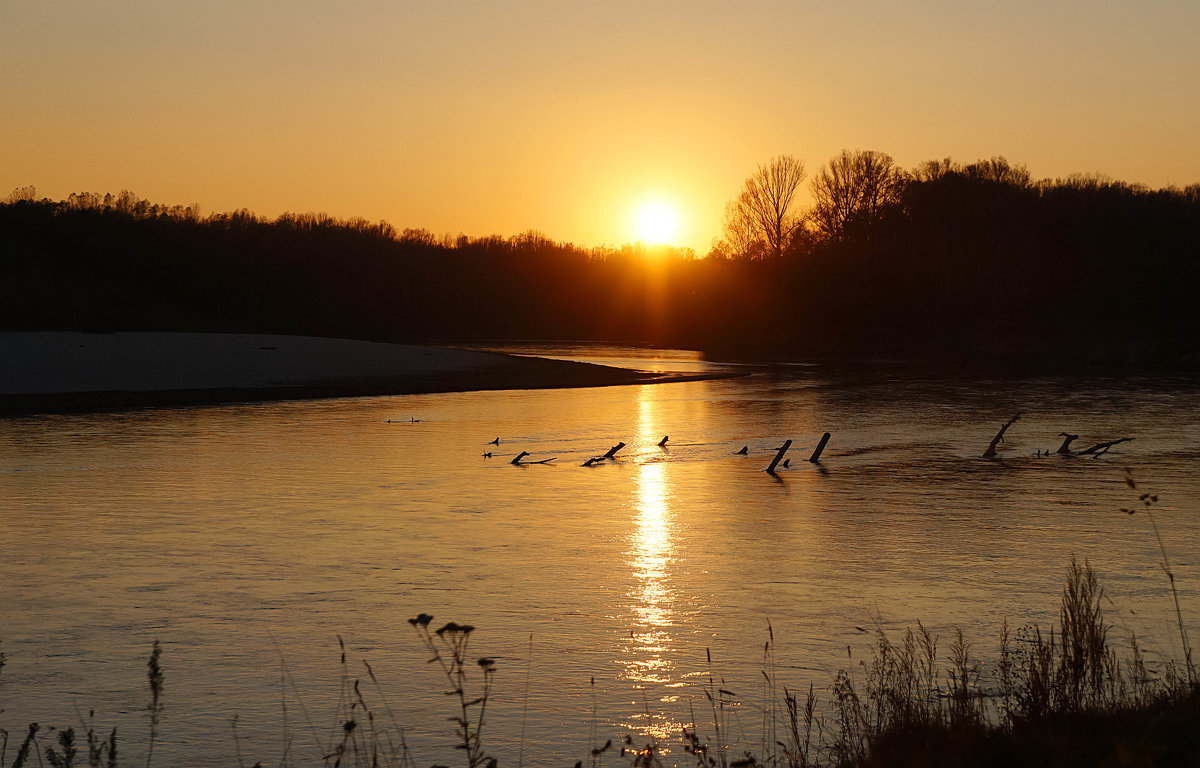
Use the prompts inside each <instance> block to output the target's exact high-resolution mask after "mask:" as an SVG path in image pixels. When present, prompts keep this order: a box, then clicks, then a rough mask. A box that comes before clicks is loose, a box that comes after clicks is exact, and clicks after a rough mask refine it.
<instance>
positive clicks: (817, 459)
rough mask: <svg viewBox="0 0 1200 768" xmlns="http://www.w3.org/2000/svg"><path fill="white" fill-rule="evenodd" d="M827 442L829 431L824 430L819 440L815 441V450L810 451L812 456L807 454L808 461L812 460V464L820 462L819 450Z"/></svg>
mask: <svg viewBox="0 0 1200 768" xmlns="http://www.w3.org/2000/svg"><path fill="white" fill-rule="evenodd" d="M828 443H829V433H828V432H826V433H825V434H823V435H821V442H819V443H817V448H816V450H814V451H813V452H812V456H809V457H808V460H809V461H810V462H812V463H813V464H820V463H821V451H823V450H825V446H826V445H827V444H828Z"/></svg>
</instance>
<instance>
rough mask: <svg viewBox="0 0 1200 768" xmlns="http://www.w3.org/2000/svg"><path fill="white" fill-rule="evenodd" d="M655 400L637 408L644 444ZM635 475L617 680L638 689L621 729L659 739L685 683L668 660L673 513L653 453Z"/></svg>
mask: <svg viewBox="0 0 1200 768" xmlns="http://www.w3.org/2000/svg"><path fill="white" fill-rule="evenodd" d="M653 411H654V402H653V400H650V399H643V400H642V402H641V404H640V414H639V415H640V419H639V421H640V424H639V426H640V427H641V429H640V433H641V434H640V436H639V440H640V442H641V443H642V444H643V445H649V446H652V445H654V444H655V443H656V442H657V439H658V438H657V437H656V436H655V437H652V436H654V435H656V430H657V427H656V424H655V419H654V418H653V415H654V414H653ZM637 460H638V462H639V463H638V468H637V474H636V475H635V476H634V496H633V505H632V506H633V511H634V518H633V535H632V537H631V542H630V544H631V546H630V549H629V556H628V561H627V562H628V566H629V569H630V573H631V575H632V577H633V578H632V586H631V588H630V592H629V595H628V598H629V607H630V616H629V620H630V623H631V627H630V632H629V644H628V645H627V646H626V647H625V648H624V649H623V652H624V653H623V658H622V660H621V663H622V665H623V666H624V673H623V674H622V676H621V677H622V679H624V680H628V681H630V682H631V683H633V684H634V687H635V688H638V689H640V690H641V691H642V695H643V701H641V702H638V704H639V705H641V708H642V711H641V712H636V711H635V712H634V713H632V714H630V715H629V716H628V719H627V722H625V723H623V725H624V726H625V727H627V728H629V729H631V730H634V731H638V732H640V733H642V734H644V735H646V736H652V737H654V738H656V739H662V738H666V737H669V736H673V735H678V734H679V732H680V729H681V728H682V726H683V723H681V722H679V721H678V720H677V719H676V718H675V717H673V716H672V715H673V714H674V713H673V712H671V710H672V709H673V707H671V706H670V705H671V704H673V703H674V702H675V701H676V700H677V699H678V698H679V697H678V695H677V694H678V690H677V689H679V688H681V687H682V686H683V685H685V683H684V682H683V681H682V680H681V679H678V675H677V674H676V669H675V664H674V661H673V660H672V656H673V654H674V651H675V647H674V646H675V637H674V634H673V632H674V630H675V627H676V616H675V607H676V602H677V600H678V596H677V594H676V591H675V588H674V587H673V586H672V584H671V565H672V564H673V563H674V562H675V559H676V556H677V554H676V551H675V526H676V520H675V514H674V511H673V510H672V507H671V497H672V492H671V488H670V483H669V479H668V474H667V467H668V465H667V464H666V463H665V462H661V461H658V460H657V459H656V458H655V457H654V456H653V454H649V455H639V456H638V458H637Z"/></svg>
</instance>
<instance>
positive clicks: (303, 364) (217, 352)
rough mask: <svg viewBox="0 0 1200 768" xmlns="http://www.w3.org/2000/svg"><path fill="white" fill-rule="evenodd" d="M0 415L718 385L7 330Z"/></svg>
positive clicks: (295, 344) (486, 356)
mask: <svg viewBox="0 0 1200 768" xmlns="http://www.w3.org/2000/svg"><path fill="white" fill-rule="evenodd" d="M0 358H3V359H5V360H8V361H11V362H10V364H9V365H8V366H6V369H5V371H3V372H0V416H3V417H12V416H32V415H39V414H53V413H86V412H98V411H109V410H130V409H138V408H166V407H190V406H198V405H218V404H224V403H238V402H269V401H280V400H309V399H326V398H338V397H378V396H388V395H414V394H432V393H440V392H470V391H484V390H498V389H562V388H572V387H601V386H619V385H626V384H660V383H668V382H679V381H697V380H702V379H711V378H721V377H722V376H721V375H719V374H659V373H648V372H644V371H637V370H633V369H626V368H613V367H610V366H604V365H597V364H594V363H581V362H573V361H564V360H549V359H544V358H536V357H524V356H517V355H505V354H499V353H494V352H478V351H468V350H462V349H449V348H444V347H423V346H415V345H404V344H384V343H378V342H363V341H354V340H345V339H326V338H319V337H304V336H274V335H265V334H204V333H166V332H163V333H152V332H128V333H111V334H90V333H75V332H28V333H0Z"/></svg>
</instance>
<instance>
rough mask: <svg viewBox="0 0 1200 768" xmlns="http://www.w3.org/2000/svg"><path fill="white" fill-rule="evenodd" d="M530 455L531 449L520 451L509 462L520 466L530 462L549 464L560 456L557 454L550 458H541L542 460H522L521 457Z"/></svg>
mask: <svg viewBox="0 0 1200 768" xmlns="http://www.w3.org/2000/svg"><path fill="white" fill-rule="evenodd" d="M528 455H529V451H521V452H520V453H518V454H517V456H516V458H514V459H513V460H512V461H510V462H509V463H510V464H513V465H515V466H518V467H524V466H527V465H529V464H549V463H550V462H552V461H554V460H555V459H557V458H558V457H557V456H552V457H550V458H549V459H541V460H540V461H521V459H523V458H525V457H526V456H528Z"/></svg>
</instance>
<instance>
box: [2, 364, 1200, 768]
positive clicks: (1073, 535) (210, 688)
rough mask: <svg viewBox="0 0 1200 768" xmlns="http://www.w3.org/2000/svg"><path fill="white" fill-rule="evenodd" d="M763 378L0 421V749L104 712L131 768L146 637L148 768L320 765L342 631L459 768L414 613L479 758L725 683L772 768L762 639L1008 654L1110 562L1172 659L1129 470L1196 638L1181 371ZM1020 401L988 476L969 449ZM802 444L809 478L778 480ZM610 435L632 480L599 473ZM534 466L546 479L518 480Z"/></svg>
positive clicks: (1163, 598)
mask: <svg viewBox="0 0 1200 768" xmlns="http://www.w3.org/2000/svg"><path fill="white" fill-rule="evenodd" d="M550 353H551V354H555V355H556V356H562V357H572V358H575V359H580V357H581V356H587V355H590V356H591V358H592V359H602V360H605V361H608V362H625V363H626V364H629V365H635V366H641V367H646V368H655V367H656V366H657V367H658V368H657V369H658V370H709V369H712V368H713V367H714V365H713V364H711V363H705V362H703V361H701V360H699V359H698V357H697V356H695V355H691V354H688V353H660V354H658V355H657V357H658V358H659V359H658V360H655V359H654V356H652V355H649V354H648V353H646V352H639V353H637V354H636V355H631V354H630V353H629V351H627V350H619V349H601V350H592V351H590V352H581V351H579V350H569V349H558V350H551V351H550ZM744 370H745V371H746V372H747V373H748V374H749V375H747V376H746V377H743V378H738V379H725V380H716V381H698V382H687V383H674V384H665V385H650V386H630V387H607V388H595V389H577V390H544V391H492V392H476V393H454V394H438V395H414V396H404V397H382V398H357V399H341V400H321V401H301V402H287V403H267V404H249V405H230V406H220V407H202V408H181V409H163V410H146V411H128V412H121V413H106V414H103V413H102V414H90V415H55V416H40V417H27V418H16V419H7V420H0V425H2V426H0V515H2V518H0V519H2V520H3V523H4V529H5V535H4V536H3V537H2V539H0V578H2V579H3V581H2V583H3V587H4V588H3V593H2V595H0V616H2V617H3V620H2V621H0V652H3V653H4V654H5V655H6V657H7V664H6V666H5V667H4V669H3V671H2V672H0V708H2V711H0V726H3V727H4V728H6V729H8V730H9V732H10V733H13V734H16V733H20V732H23V730H24V728H25V725H26V724H27V723H28V722H31V721H39V722H42V723H43V724H50V723H56V724H59V725H61V726H66V725H71V724H74V725H76V726H77V728H78V723H79V719H80V718H82V719H86V718H87V714H88V711H89V710H94V712H95V715H94V718H95V722H96V724H97V725H100V726H106V727H111V726H114V725H116V726H119V727H120V729H121V730H120V733H121V735H122V738H123V741H124V742H125V743H127V745H128V746H127V750H128V751H127V752H126V756H129V757H131V759H132V757H133V756H134V755H137V754H143V753H141V752H139V749H144V747H142V746H141V745H143V744H144V741H145V733H146V730H147V728H146V713H145V711H144V708H145V706H146V703H147V700H148V694H147V692H146V685H145V664H146V658H147V657H148V655H149V650H150V646H151V644H152V642H153V641H154V640H155V639H157V640H160V641H161V642H162V644H163V648H164V650H163V664H164V666H165V669H166V690H165V702H166V710H165V711H164V713H163V723H162V726H161V729H160V733H161V735H160V737H159V738H160V742H159V745H158V746H157V747H156V748H155V749H156V756H158V755H161V759H162V762H160V764H169V763H170V761H171V760H172V759H173V758H177V757H179V756H186V759H184V760H183V762H186V763H187V764H189V765H230V764H236V751H237V750H236V749H235V740H234V732H235V731H234V728H233V727H232V725H231V721H232V719H233V718H234V716H235V715H236V717H237V726H236V733H237V734H239V735H240V741H239V742H238V744H240V752H241V756H242V758H243V759H244V760H245V762H246V764H248V765H249V764H252V763H253V762H255V761H257V760H262V761H264V764H271V763H278V762H280V755H281V754H282V750H283V747H282V743H283V742H284V741H285V740H286V741H290V742H291V743H292V746H291V752H290V756H289V760H290V761H291V762H293V763H295V764H313V763H318V762H319V757H320V755H319V751H320V748H319V747H317V746H315V745H314V742H321V741H322V740H323V739H325V738H326V737H327V736H328V733H329V732H330V730H331V729H332V728H333V727H334V726H335V725H336V717H335V713H334V705H335V704H336V701H337V699H338V690H339V681H340V674H341V671H340V668H339V664H338V661H339V646H338V639H337V638H338V636H339V635H340V636H341V637H342V638H344V640H345V643H346V647H347V670H348V673H349V674H350V675H352V676H361V675H362V674H363V673H364V672H365V668H364V667H363V666H362V661H363V660H366V661H368V662H369V663H370V664H371V666H372V668H373V669H374V671H375V673H376V675H377V677H378V678H379V680H380V683H381V685H382V687H383V690H384V692H385V693H386V696H387V699H388V702H389V704H390V706H391V708H392V710H393V712H394V713H395V715H396V718H397V720H398V721H399V722H401V723H402V724H404V726H405V728H406V736H407V738H408V740H409V742H410V744H411V746H412V748H413V751H414V753H415V756H416V759H417V763H418V764H431V763H434V762H439V761H441V762H446V761H450V760H454V759H455V757H454V755H453V754H452V753H451V752H450V750H449V749H448V746H447V745H448V744H450V743H451V738H450V736H449V725H448V724H447V723H446V721H445V718H446V717H447V716H449V714H450V710H449V705H448V701H447V697H446V696H445V695H444V694H443V690H444V689H445V682H444V680H440V679H439V677H438V674H437V672H436V670H435V669H434V668H433V667H431V666H430V665H428V664H426V663H425V662H426V660H427V654H426V652H425V651H424V650H423V649H422V648H421V647H420V643H419V642H418V640H417V638H416V635H415V634H414V631H413V629H412V627H411V626H410V625H409V624H408V622H407V619H408V618H409V617H411V616H415V615H416V614H418V613H420V612H428V613H431V614H434V616H435V617H436V618H435V622H434V623H435V625H438V624H440V623H441V622H442V621H444V620H447V621H448V620H456V621H460V622H470V623H471V624H473V625H474V626H476V627H477V630H476V632H475V635H474V639H473V642H472V646H473V649H474V651H477V653H478V655H481V656H482V655H487V656H492V657H495V658H497V660H498V662H497V669H498V671H497V677H496V690H495V691H494V695H493V698H492V702H491V703H490V704H489V711H490V716H489V718H488V723H489V724H488V727H487V730H486V731H485V737H486V741H487V743H488V745H489V746H490V748H491V749H492V751H493V752H494V753H495V754H497V755H498V756H500V757H501V758H502V762H506V763H515V762H517V757H518V754H520V756H521V758H522V759H523V761H524V762H527V763H533V764H546V763H553V764H571V763H573V762H575V761H576V760H583V759H586V758H587V754H586V751H587V749H588V743H589V739H590V738H591V734H592V733H595V734H597V738H598V740H599V742H600V743H602V742H603V741H604V740H605V739H607V738H609V737H618V736H620V735H622V734H624V733H626V732H630V733H633V734H635V735H636V736H637V738H639V739H641V740H646V739H650V738H662V739H664V740H665V741H664V743H665V744H668V745H670V746H671V747H672V748H673V749H674V750H675V752H674V754H675V755H676V756H678V741H677V737H678V732H679V728H680V727H681V726H682V725H683V724H686V723H690V722H691V721H692V719H693V718H695V719H696V721H698V722H699V724H700V726H701V731H702V732H704V731H706V730H709V729H708V728H707V726H705V722H707V719H711V712H710V710H709V709H708V703H707V700H706V699H705V698H704V695H703V691H702V689H703V687H704V686H705V685H707V684H708V681H709V677H710V675H711V676H712V677H713V679H714V680H715V682H716V684H717V685H720V686H722V687H724V688H726V689H728V690H731V691H733V692H734V693H736V694H737V695H738V697H739V700H740V701H741V702H742V703H741V704H740V705H739V708H738V713H737V716H738V718H739V722H740V723H741V725H742V728H741V730H742V732H743V733H742V734H739V735H738V738H739V739H742V740H743V742H744V744H745V748H749V749H756V748H757V747H758V741H757V739H759V738H760V737H759V736H758V735H757V723H758V721H759V720H760V719H761V716H760V714H759V708H760V707H761V706H762V705H763V701H764V693H763V683H762V680H763V678H762V674H761V670H762V669H763V668H764V663H765V662H764V644H765V642H766V641H767V639H768V629H767V628H768V622H769V624H770V626H771V627H772V629H773V633H774V639H775V645H774V659H773V662H772V663H773V668H774V670H775V672H776V674H777V675H778V677H779V678H780V680H781V681H782V682H785V683H787V684H788V685H789V687H791V688H801V687H803V686H807V684H808V683H809V682H813V683H814V684H815V685H816V687H817V689H818V690H821V689H822V688H823V687H824V686H827V685H828V684H829V683H830V682H832V679H833V675H834V673H835V672H836V670H837V669H838V668H840V667H853V666H855V665H856V664H857V663H858V661H859V660H860V659H862V658H865V657H866V656H867V655H868V654H869V651H870V645H871V637H870V635H869V634H864V632H863V631H862V630H863V629H867V630H874V628H876V627H882V628H884V629H886V630H888V631H892V632H898V631H900V630H902V629H903V628H904V627H906V626H910V625H912V624H913V623H914V622H915V621H917V620H918V619H919V620H921V621H923V622H924V623H925V625H926V626H928V627H930V628H932V629H933V630H934V631H935V632H937V633H939V634H941V635H942V636H943V637H944V638H946V637H947V633H948V632H949V631H950V629H951V627H952V626H955V625H957V626H961V627H963V628H964V629H965V630H966V631H967V633H968V636H969V637H972V638H974V639H975V641H976V650H977V652H978V653H979V655H981V656H985V657H991V656H993V655H994V651H995V644H996V642H997V637H998V631H999V627H1000V625H1001V623H1002V622H1003V621H1005V620H1007V621H1008V623H1009V625H1010V626H1014V627H1015V626H1018V625H1020V624H1022V623H1026V622H1030V621H1037V622H1040V623H1042V624H1043V626H1045V625H1048V624H1049V623H1050V622H1052V621H1054V620H1056V611H1057V599H1058V593H1059V592H1060V590H1061V586H1062V582H1063V574H1064V570H1065V567H1066V565H1067V563H1068V561H1069V559H1070V557H1071V556H1072V555H1076V556H1078V557H1080V558H1085V557H1086V558H1088V559H1089V560H1090V561H1091V563H1092V564H1093V565H1094V567H1095V568H1096V569H1097V570H1098V571H1099V573H1100V574H1101V577H1102V579H1103V581H1104V584H1105V585H1106V586H1107V589H1108V595H1109V598H1110V601H1109V606H1108V607H1109V611H1110V613H1109V617H1110V620H1111V621H1112V623H1113V625H1114V632H1116V633H1117V634H1118V635H1119V636H1121V637H1124V636H1126V635H1127V634H1128V633H1129V631H1136V632H1137V634H1138V636H1139V638H1141V639H1143V640H1144V642H1145V644H1146V645H1147V646H1148V647H1149V649H1150V651H1151V652H1152V654H1154V655H1155V656H1156V657H1158V658H1162V657H1165V656H1170V655H1176V656H1177V655H1178V650H1177V648H1176V645H1175V644H1176V643H1177V635H1176V634H1175V627H1174V624H1173V613H1172V607H1171V603H1170V599H1169V596H1168V594H1167V591H1166V580H1165V578H1164V576H1163V574H1162V572H1161V570H1160V569H1159V566H1158V565H1157V562H1158V560H1159V557H1160V556H1159V553H1158V548H1157V544H1156V542H1155V540H1154V536H1153V532H1152V531H1151V529H1150V528H1149V525H1148V523H1147V521H1146V519H1145V517H1144V516H1142V515H1135V516H1133V517H1130V516H1127V515H1124V514H1121V513H1120V512H1119V509H1120V508H1121V507H1128V506H1131V504H1132V503H1133V502H1134V501H1135V499H1134V497H1133V495H1132V492H1131V491H1130V490H1129V489H1128V488H1127V487H1126V486H1125V484H1124V469H1125V468H1126V467H1129V468H1131V469H1132V471H1133V473H1134V476H1135V477H1137V478H1138V479H1139V481H1141V482H1142V483H1143V484H1144V486H1145V487H1146V488H1147V489H1151V490H1154V491H1156V492H1158V493H1159V495H1160V499H1161V500H1160V503H1159V505H1158V508H1157V511H1156V514H1157V515H1158V520H1159V523H1160V525H1161V526H1162V529H1163V533H1164V537H1165V540H1166V543H1167V547H1168V550H1169V553H1170V555H1171V557H1172V561H1173V564H1174V566H1175V571H1176V575H1177V579H1178V582H1179V584H1180V586H1181V588H1182V590H1183V591H1182V598H1183V601H1184V610H1185V618H1186V619H1187V621H1188V622H1189V626H1190V627H1191V629H1192V631H1193V632H1195V631H1197V627H1196V624H1197V621H1196V619H1197V611H1198V610H1200V607H1198V606H1197V602H1196V600H1197V598H1196V585H1197V583H1198V582H1197V580H1198V579H1200V572H1198V569H1197V568H1196V565H1195V561H1196V553H1197V552H1198V551H1200V523H1198V522H1197V511H1198V510H1200V503H1198V502H1200V482H1198V480H1197V477H1198V474H1197V469H1198V468H1200V401H1198V399H1197V391H1198V390H1197V387H1196V385H1195V382H1194V381H1191V380H1187V379H1161V378H1140V379H1129V378H1124V379H1102V378H1070V379H1067V378H1063V379H1021V380H981V379H976V380H969V381H963V380H945V379H933V378H924V377H920V376H913V375H910V374H902V373H898V372H896V371H893V370H890V369H886V368H871V369H857V370H852V371H848V370H840V371H835V370H828V369H823V368H819V367H817V368H796V367H791V368H787V369H763V368H746V369H744ZM1017 412H1021V413H1022V414H1023V415H1022V418H1021V419H1020V420H1019V421H1018V422H1017V423H1016V424H1015V425H1014V426H1013V427H1012V428H1011V429H1010V430H1009V433H1008V440H1007V441H1006V442H1005V443H1004V444H1002V446H1001V459H1000V460H997V461H987V460H983V459H980V458H979V456H980V454H981V453H982V452H983V449H984V448H985V447H986V446H987V444H988V442H989V440H990V439H991V437H992V435H993V434H994V433H995V431H996V429H997V428H998V427H999V426H1000V425H1001V424H1002V423H1003V422H1004V421H1006V420H1007V419H1008V418H1009V417H1010V416H1012V415H1013V414H1014V413H1017ZM414 420H415V421H414ZM1063 430H1068V431H1071V432H1074V433H1077V434H1080V435H1081V436H1082V437H1081V439H1080V440H1079V446H1080V447H1082V446H1084V445H1086V444H1088V443H1089V442H1098V441H1101V440H1108V439H1113V438H1117V437H1122V436H1134V437H1136V440H1135V441H1133V442H1132V443H1125V444H1122V445H1119V446H1116V447H1115V448H1114V449H1113V450H1112V451H1111V452H1110V453H1108V454H1106V455H1104V456H1102V457H1100V458H1097V459H1091V458H1081V457H1074V458H1069V457H1059V456H1052V457H1049V458H1044V457H1039V456H1037V455H1036V454H1035V452H1036V451H1039V450H1044V449H1054V448H1056V447H1057V445H1058V442H1059V440H1058V438H1057V437H1056V436H1057V434H1058V433H1059V432H1061V431H1063ZM825 431H829V432H831V433H832V434H833V438H832V440H831V442H830V444H829V447H828V448H827V449H826V452H825V455H824V460H823V462H822V463H821V464H820V465H811V464H809V463H808V462H806V461H804V459H805V458H806V457H807V456H808V453H809V452H810V451H811V450H812V448H813V447H814V446H815V444H816V442H817V440H818V439H819V437H820V435H821V434H822V433H823V432H825ZM664 435H669V436H670V439H669V441H668V442H667V446H666V447H665V448H660V447H658V446H657V445H656V444H657V443H658V442H659V441H660V440H661V439H662V437H663V436H664ZM496 437H499V438H500V444H499V445H498V446H494V445H489V441H492V440H493V439H494V438H496ZM785 439H792V440H793V441H794V444H793V448H792V450H791V452H790V453H789V456H790V458H791V460H792V466H790V467H788V468H786V469H781V470H780V471H779V472H778V474H777V476H775V477H772V476H770V475H767V474H766V473H764V472H763V471H762V470H763V469H764V468H765V467H766V465H767V464H768V462H769V460H770V458H771V456H772V455H773V453H774V451H773V449H774V448H776V447H778V446H779V445H780V444H781V442H782V441H783V440H785ZM618 441H623V442H625V443H626V444H627V446H626V447H625V448H624V449H623V450H622V451H620V452H619V453H618V457H617V460H615V461H611V462H603V463H601V464H599V465H596V466H592V467H583V466H581V464H582V463H583V462H584V461H585V460H586V459H588V458H589V457H593V456H598V455H601V454H603V453H604V452H605V451H606V450H607V449H608V448H610V447H611V446H613V445H615V444H616V443H617V442H618ZM742 446H748V448H749V451H748V455H746V456H739V455H736V451H737V450H738V449H740V448H741V447H742ZM489 451H490V452H492V454H493V456H492V457H491V458H485V457H484V456H483V454H484V453H486V452H489ZM519 451H528V452H529V453H530V454H531V458H533V459H547V458H554V459H555V460H554V461H553V462H551V463H548V464H537V465H529V466H512V465H511V464H509V459H510V458H511V457H512V456H513V455H514V454H516V453H517V452H519ZM945 645H946V647H948V638H947V640H946V641H945ZM848 649H849V650H848ZM710 655H711V659H712V662H711V664H710V663H709V662H708V661H707V658H708V657H709V656H710ZM370 690H371V691H374V689H373V688H370ZM376 693H377V692H376ZM77 712H78V713H79V714H78V715H77V714H76V713H77ZM308 720H311V721H312V722H313V724H314V727H311V728H310V727H309V726H308V725H306V724H305V722H306V721H308ZM522 730H524V739H523V740H522V739H521V733H522ZM156 762H159V760H158V759H157V757H156Z"/></svg>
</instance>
